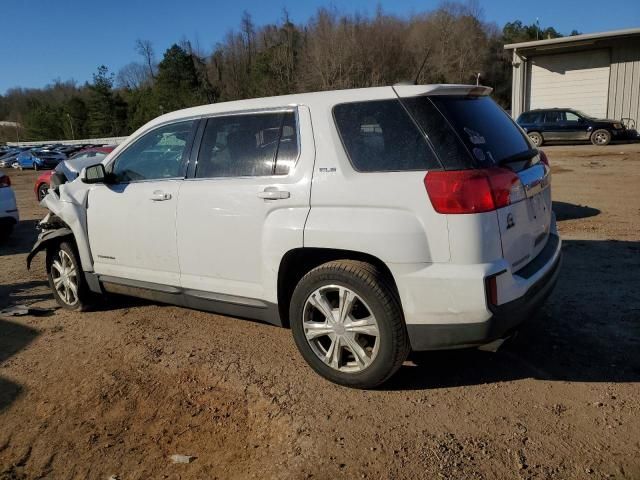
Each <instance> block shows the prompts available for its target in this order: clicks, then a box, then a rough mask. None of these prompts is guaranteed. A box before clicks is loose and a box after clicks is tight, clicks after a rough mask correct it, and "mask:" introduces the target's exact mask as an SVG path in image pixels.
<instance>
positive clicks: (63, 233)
mask: <svg viewBox="0 0 640 480" xmlns="http://www.w3.org/2000/svg"><path fill="white" fill-rule="evenodd" d="M67 236H73V232H72V231H71V229H70V228H66V227H63V228H58V229H56V230H45V231H44V232H42V233H41V234H40V235H38V240H36V243H35V245H34V246H33V248H32V249H31V252H29V255H27V270H28V269H30V268H31V260H33V257H35V256H36V255H37V254H38V252H40V251H41V250H44V249H45V248H47V244H48V243H50V242H51V241H53V240H55V239H56V238H62V237H67Z"/></svg>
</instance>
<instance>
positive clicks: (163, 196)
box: [151, 190, 171, 202]
mask: <svg viewBox="0 0 640 480" xmlns="http://www.w3.org/2000/svg"><path fill="white" fill-rule="evenodd" d="M170 199H171V194H170V193H165V192H163V191H162V190H154V191H153V193H152V194H151V200H153V201H154V202H164V201H165V200H170Z"/></svg>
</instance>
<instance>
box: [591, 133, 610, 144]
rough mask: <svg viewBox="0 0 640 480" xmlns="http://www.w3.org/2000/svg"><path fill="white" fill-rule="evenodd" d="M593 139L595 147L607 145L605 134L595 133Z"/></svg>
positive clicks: (607, 136) (607, 140)
mask: <svg viewBox="0 0 640 480" xmlns="http://www.w3.org/2000/svg"><path fill="white" fill-rule="evenodd" d="M593 138H594V140H595V142H596V144H597V145H606V144H607V143H609V135H608V134H607V132H596V133H595V135H594V137H593Z"/></svg>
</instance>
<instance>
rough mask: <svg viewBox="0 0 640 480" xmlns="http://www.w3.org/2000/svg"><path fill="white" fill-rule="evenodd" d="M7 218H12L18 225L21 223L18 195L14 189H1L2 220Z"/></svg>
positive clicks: (0, 206)
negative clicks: (17, 202)
mask: <svg viewBox="0 0 640 480" xmlns="http://www.w3.org/2000/svg"><path fill="white" fill-rule="evenodd" d="M0 176H1V174H0ZM7 217H8V218H12V219H13V220H15V222H16V223H18V222H19V221H20V215H19V214H18V207H17V205H16V194H15V192H14V191H13V188H12V187H0V218H7Z"/></svg>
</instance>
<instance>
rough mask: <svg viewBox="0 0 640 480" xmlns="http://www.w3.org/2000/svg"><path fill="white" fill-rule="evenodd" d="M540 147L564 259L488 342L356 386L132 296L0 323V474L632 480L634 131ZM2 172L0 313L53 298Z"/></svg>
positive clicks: (636, 316) (637, 430) (248, 326)
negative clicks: (10, 212)
mask: <svg viewBox="0 0 640 480" xmlns="http://www.w3.org/2000/svg"><path fill="white" fill-rule="evenodd" d="M545 150H546V151H547V152H548V154H549V156H550V158H551V162H552V164H553V167H554V177H553V189H554V198H555V200H556V202H555V205H554V208H555V210H556V212H557V214H558V218H559V220H560V222H559V228H560V231H561V234H562V236H563V239H564V246H563V250H564V254H565V257H564V258H565V262H564V266H563V270H562V274H561V278H560V282H559V284H558V287H557V289H556V291H555V293H554V294H553V296H552V298H551V299H550V301H549V302H548V305H547V306H546V307H545V308H544V311H543V312H542V313H541V314H540V315H539V317H538V318H536V319H535V320H534V321H531V322H529V323H528V324H526V325H525V327H524V328H523V329H522V331H521V332H520V335H519V336H517V337H516V338H514V339H512V340H510V341H509V342H507V343H506V344H505V345H504V346H503V348H502V349H501V350H500V351H498V352H497V353H488V352H481V351H477V350H472V351H456V352H434V353H426V354H415V355H413V356H412V358H411V361H410V362H407V364H406V365H405V366H403V368H402V369H401V371H400V372H399V374H398V375H397V377H395V378H394V380H393V381H392V382H391V383H390V384H389V385H387V387H386V388H385V389H384V390H379V391H357V390H349V389H346V388H342V387H338V386H335V385H332V384H330V383H328V382H326V381H324V380H323V379H321V378H320V377H318V376H317V375H315V374H314V373H313V372H312V371H311V370H310V369H309V368H308V367H307V366H306V365H305V364H304V362H303V361H302V359H301V357H300V356H299V355H298V353H297V351H296V349H295V346H294V344H293V341H292V339H291V335H290V332H289V331H288V330H284V329H280V328H276V327H271V326H268V325H263V324H260V323H253V322H248V321H241V320H237V319H233V318H228V317H222V316H216V315H211V314H207V313H202V312H197V311H191V310H186V309H182V308H177V307H172V306H164V305H155V304H151V303H146V302H142V301H136V300H129V299H110V300H109V301H108V302H106V303H105V304H104V305H102V306H100V307H99V309H98V310H97V311H93V312H89V313H83V314H76V313H68V312H65V311H62V310H57V311H55V313H53V314H51V315H49V316H26V317H14V318H12V319H9V318H7V319H0V479H20V478H29V479H31V478H56V479H58V478H102V479H105V480H106V479H107V478H109V477H110V476H111V475H117V476H118V477H117V478H120V479H123V480H124V479H134V478H145V479H146V478H182V479H187V478H189V479H191V478H223V479H226V478H238V479H240V478H242V479H244V478H253V477H258V478H296V479H297V478H314V479H325V478H375V479H378V478H393V479H399V478H465V479H489V478H522V479H558V478H571V479H586V478H595V479H600V478H630V479H640V383H639V382H640V145H639V144H636V145H613V146H609V147H602V148H594V147H590V146H578V147H549V148H546V149H545ZM9 173H10V175H11V177H12V180H13V182H14V185H15V188H16V190H17V194H18V200H19V207H20V212H21V215H22V218H23V221H22V222H21V223H20V225H19V227H18V228H17V230H16V231H15V233H14V235H13V236H12V238H11V239H10V240H9V242H8V243H6V244H5V245H2V246H0V308H2V307H4V306H6V305H8V304H29V305H34V306H42V307H53V306H54V303H53V301H52V299H51V295H50V294H49V291H48V288H47V286H46V281H45V275H44V273H43V262H42V258H38V259H37V261H36V262H35V266H34V268H33V269H32V270H31V271H30V272H29V271H27V270H26V268H25V257H26V252H27V251H28V250H29V248H30V246H31V245H32V243H33V240H34V238H35V233H34V225H35V222H36V220H37V219H39V218H40V217H42V216H43V214H44V211H43V210H42V209H41V208H40V207H39V206H38V205H37V204H36V201H35V199H34V195H33V191H32V186H33V181H34V179H35V177H36V174H35V173H34V172H15V171H11V172H9ZM176 453H178V454H186V455H193V456H195V457H197V458H196V459H195V460H194V461H193V462H192V463H190V464H172V463H171V461H170V459H169V456H170V455H172V454H176Z"/></svg>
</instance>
